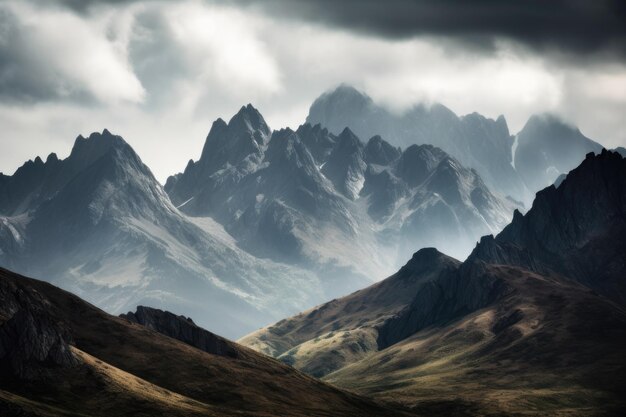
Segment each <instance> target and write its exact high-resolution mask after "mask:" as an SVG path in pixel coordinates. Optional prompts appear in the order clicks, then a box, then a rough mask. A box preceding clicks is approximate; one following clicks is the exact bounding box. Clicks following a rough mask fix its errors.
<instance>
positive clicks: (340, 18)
mask: <svg viewBox="0 0 626 417" xmlns="http://www.w3.org/2000/svg"><path fill="white" fill-rule="evenodd" d="M624 21H626V2H624V1H623V0H595V1H585V0H572V1H564V0H554V1H543V0H526V1H523V2H521V1H506V0H478V1H474V2H471V5H470V4H469V2H467V1H460V0H440V1H435V0H388V1H384V2H382V1H377V0H344V1H341V2H340V1H332V0H320V1H306V0H260V1H246V0H240V1H236V0H235V1H226V0H223V1H219V0H212V1H211V0H182V1H148V0H144V1H124V0H109V1H97V0H91V1H89V0H48V1H42V0H37V1H36V0H20V1H10V0H9V1H5V0H0V171H1V172H4V173H6V174H11V173H13V172H14V170H15V169H16V168H17V167H18V166H20V165H21V164H22V163H23V162H24V161H25V160H27V159H30V158H34V157H35V156H37V155H41V156H42V157H45V156H46V155H47V154H48V153H50V152H56V153H57V154H58V155H59V157H65V156H67V155H68V154H69V151H70V149H71V145H72V143H73V141H74V138H75V137H76V136H77V135H78V134H83V135H87V134H89V133H90V132H92V131H101V130H102V129H103V128H105V127H106V128H108V129H109V130H111V131H112V132H114V133H116V134H120V135H122V136H123V137H124V138H125V139H126V140H127V141H128V142H129V143H130V144H131V145H132V146H133V147H134V148H135V150H136V151H137V152H138V153H139V155H140V156H141V157H142V159H143V160H144V162H146V163H147V164H148V165H149V166H150V167H151V168H152V170H153V171H154V173H155V174H156V176H157V178H159V180H161V181H164V180H165V178H166V177H167V176H168V175H171V174H173V173H176V172H178V171H181V170H182V169H183V168H184V166H185V165H186V162H187V160H189V159H190V158H193V159H197V158H198V156H199V154H200V150H201V148H202V144H203V142H204V138H205V137H206V134H207V133H208V129H209V128H210V126H211V123H212V121H213V120H214V119H216V118H217V117H222V118H224V119H229V118H230V117H231V116H232V114H234V113H235V112H236V111H237V110H238V109H239V107H241V106H242V105H243V104H246V103H249V102H250V103H252V104H253V105H255V106H256V107H257V108H258V109H259V110H260V111H261V113H262V114H263V115H264V116H265V117H266V119H267V121H268V123H269V124H270V126H271V127H272V128H280V127H285V126H290V127H293V128H295V127H297V126H298V125H299V124H300V123H302V121H303V120H304V119H305V117H306V114H307V111H308V107H309V105H310V104H311V102H312V101H313V100H314V99H315V98H316V97H317V96H319V95H320V94H321V93H322V92H324V91H326V90H328V89H331V88H333V87H336V86H337V85H338V84H340V83H342V82H345V83H349V84H352V85H354V86H356V87H357V88H359V89H361V90H363V91H365V92H367V93H368V94H369V95H370V96H372V97H373V98H374V100H376V101H378V102H380V103H383V104H384V105H386V106H388V107H390V108H391V109H392V110H394V111H397V112H402V111H403V110H405V109H406V108H408V107H409V106H411V105H412V104H414V103H416V102H420V101H428V102H432V101H437V102H441V103H443V104H445V105H447V106H448V107H450V108H451V109H452V110H454V111H455V112H456V113H457V114H460V115H461V114H466V113H470V112H473V111H477V112H480V113H482V114H484V115H486V116H489V117H497V116H498V115H500V114H503V115H504V116H505V117H506V118H507V121H508V122H509V127H510V128H511V130H512V132H514V133H515V132H516V131H518V130H519V129H521V128H522V127H523V125H524V123H525V121H526V120H527V118H528V117H529V115H531V114H532V113H539V112H552V113H556V114H559V115H561V116H562V117H563V118H564V119H566V120H569V121H570V122H572V123H573V124H576V125H577V126H578V127H580V129H581V130H582V132H583V133H584V134H586V135H587V136H589V137H591V138H593V139H595V140H597V141H599V142H601V143H602V144H604V145H605V146H607V147H614V146H626V123H625V120H626V25H624V24H623V22H624Z"/></svg>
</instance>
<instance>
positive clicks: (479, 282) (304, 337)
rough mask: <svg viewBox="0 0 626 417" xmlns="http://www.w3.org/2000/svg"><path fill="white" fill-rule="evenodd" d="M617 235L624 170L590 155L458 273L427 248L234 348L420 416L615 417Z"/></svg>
mask: <svg viewBox="0 0 626 417" xmlns="http://www.w3.org/2000/svg"><path fill="white" fill-rule="evenodd" d="M625 225H626V159H624V158H622V157H621V156H619V155H618V154H617V153H613V152H607V151H603V152H602V153H601V154H600V155H593V154H589V155H587V157H586V159H585V160H584V161H583V163H582V164H581V165H580V166H579V167H578V168H576V169H575V170H573V171H572V172H570V173H569V174H568V176H567V178H565V179H564V180H563V182H562V183H561V184H560V185H559V186H558V187H556V186H550V187H548V188H546V189H545V190H543V191H541V192H540V193H538V194H537V198H536V200H535V202H534V204H533V207H532V209H531V210H530V211H529V212H528V213H527V214H526V215H521V214H520V213H519V212H517V213H516V214H515V216H514V219H513V222H512V223H511V225H509V226H508V227H507V228H505V229H504V230H503V232H502V233H501V234H500V235H498V236H497V237H495V238H494V237H493V236H489V237H484V238H483V239H481V241H480V243H479V244H478V245H477V247H476V249H475V250H474V252H473V253H472V255H470V257H469V258H468V259H467V260H466V261H465V262H463V263H460V262H458V261H456V260H454V259H452V258H449V257H447V256H445V255H443V254H441V253H439V252H438V251H436V250H435V249H432V248H430V249H422V250H420V251H418V252H417V253H416V254H415V255H414V256H413V258H412V259H411V260H410V261H409V262H408V263H407V264H406V265H405V266H404V267H403V268H402V269H401V270H400V271H399V272H398V273H396V274H395V275H393V276H391V277H389V278H388V279H386V280H384V281H382V282H380V283H378V284H376V285H374V286H371V287H369V288H366V289H364V290H361V291H358V292H356V293H354V294H352V295H350V296H347V297H344V298H341V299H338V300H333V301H331V302H329V303H326V304H324V305H321V306H319V307H317V308H315V309H312V310H309V311H306V312H304V313H301V314H299V315H297V316H294V317H292V318H289V319H286V320H283V321H280V322H278V323H276V324H275V325H273V326H269V327H267V328H265V329H262V330H260V331H258V332H255V333H253V334H251V335H249V336H247V337H245V338H243V339H241V340H240V342H241V343H243V344H245V345H247V346H251V347H253V348H255V349H257V350H261V351H264V352H266V353H269V354H272V355H274V356H276V357H278V358H280V359H281V360H283V361H284V362H287V363H291V364H293V365H294V366H295V367H296V368H299V369H302V370H304V371H305V372H308V373H311V374H313V375H316V376H319V377H323V379H324V380H326V381H328V382H331V383H333V384H335V385H338V386H341V387H345V388H349V389H351V390H355V391H357V392H359V393H361V394H366V395H372V396H374V397H376V398H381V399H388V400H396V401H401V402H404V403H406V404H410V405H413V406H414V407H415V409H417V410H421V411H424V412H436V411H437V410H442V409H448V410H456V411H454V412H453V413H452V414H460V413H466V414H469V415H489V414H494V415H500V413H506V414H507V415H508V414H511V415H567V416H574V415H575V416H589V415H624V414H623V411H624V410H626V388H625V387H626V356H625V355H624V352H625V350H626V309H625V307H626V302H625V301H624V300H625V298H624V294H625V291H624V288H625V282H626V240H625V239H624V236H625V233H626V226H625ZM454 407H459V408H458V409H457V408H454Z"/></svg>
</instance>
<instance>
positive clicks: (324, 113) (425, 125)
mask: <svg viewBox="0 0 626 417" xmlns="http://www.w3.org/2000/svg"><path fill="white" fill-rule="evenodd" d="M306 120H307V122H308V123H311V124H316V123H320V124H321V125H322V126H324V127H326V128H328V130H329V131H330V132H332V133H335V134H338V133H339V132H341V131H342V130H343V129H344V128H345V127H349V128H350V129H351V130H352V131H353V132H355V133H356V135H357V136H360V137H362V138H367V137H371V136H373V135H380V136H382V137H383V138H385V139H386V140H388V141H389V142H390V143H391V144H393V145H395V146H402V147H408V146H411V145H413V144H430V145H434V146H436V147H438V148H441V149H442V150H444V151H445V152H446V153H448V154H450V155H451V156H452V157H454V158H456V159H457V160H459V161H460V162H461V163H462V164H463V165H465V166H467V167H469V168H474V169H476V171H478V173H479V174H480V176H481V177H482V178H483V179H484V180H485V182H486V183H487V184H488V186H489V187H490V188H492V189H493V190H495V191H497V192H499V193H501V194H502V195H505V196H506V195H509V196H511V197H513V198H514V199H516V200H518V201H529V200H531V199H532V193H531V192H530V191H532V190H529V189H528V188H527V187H526V185H525V184H524V182H523V180H522V178H521V177H520V176H519V174H518V173H517V172H516V170H515V168H513V166H512V162H513V160H512V152H511V151H512V146H513V137H512V136H511V134H510V133H509V130H508V127H507V124H506V121H505V120H504V117H502V116H500V117H498V118H497V119H496V120H492V119H487V118H485V117H483V116H481V115H479V114H477V113H473V114H469V115H467V116H462V117H458V116H457V115H455V114H454V113H453V112H452V111H451V110H450V109H448V108H446V107H445V106H442V105H440V104H434V105H432V106H424V105H418V106H415V107H413V108H411V109H409V110H407V111H406V112H405V113H403V114H401V115H396V114H393V113H391V112H389V111H387V110H386V109H385V108H383V107H381V106H378V105H377V104H375V103H374V102H373V101H372V99H371V98H370V97H368V96H366V95H365V94H363V93H361V92H359V91H357V90H356V89H354V88H352V87H350V86H346V85H342V86H340V87H338V88H337V89H335V90H334V91H331V92H328V93H325V94H323V95H322V96H320V97H319V98H318V99H317V100H315V102H314V103H313V104H312V105H311V108H310V110H309V115H308V116H307V119H306Z"/></svg>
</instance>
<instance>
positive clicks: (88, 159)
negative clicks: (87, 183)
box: [68, 129, 134, 165]
mask: <svg viewBox="0 0 626 417" xmlns="http://www.w3.org/2000/svg"><path fill="white" fill-rule="evenodd" d="M113 147H118V148H120V149H121V148H127V149H130V150H131V151H132V148H131V147H130V146H129V145H128V143H126V141H125V140H124V139H123V138H122V137H121V136H118V135H114V134H112V133H111V132H110V131H109V130H107V129H104V130H103V131H102V133H99V132H93V133H91V134H90V135H89V136H88V137H87V138H85V137H84V136H82V135H79V136H78V137H77V138H76V141H75V142H74V146H73V147H72V151H71V152H70V156H69V158H68V159H74V160H76V159H80V160H82V165H88V164H90V163H92V162H93V161H95V160H96V159H98V158H99V157H100V156H102V155H103V154H104V153H106V152H107V151H109V150H110V149H111V148H113ZM133 153H134V151H133Z"/></svg>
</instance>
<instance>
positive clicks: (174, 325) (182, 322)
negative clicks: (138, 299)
mask: <svg viewBox="0 0 626 417" xmlns="http://www.w3.org/2000/svg"><path fill="white" fill-rule="evenodd" d="M120 317H122V318H124V319H126V320H129V321H131V322H133V323H138V324H141V325H142V326H146V327H147V328H149V329H151V330H154V331H156V332H159V333H161V334H164V335H166V336H169V337H171V338H174V339H177V340H180V341H181V342H184V343H187V344H188V345H191V346H193V347H196V348H198V349H200V350H203V351H205V352H207V353H211V354H213V355H220V356H228V357H231V358H236V357H237V356H238V352H237V350H236V349H235V348H234V347H233V344H232V343H231V342H228V341H227V340H226V339H223V338H221V337H219V336H216V335H214V334H213V333H211V332H209V331H207V330H204V329H203V328H201V327H198V326H197V325H196V324H195V323H194V322H193V320H192V319H191V318H189V317H185V316H177V315H176V314H173V313H170V312H169V311H163V310H159V309H156V308H151V307H144V306H138V307H137V311H135V312H134V313H133V312H128V313H127V314H122V315H120Z"/></svg>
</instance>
